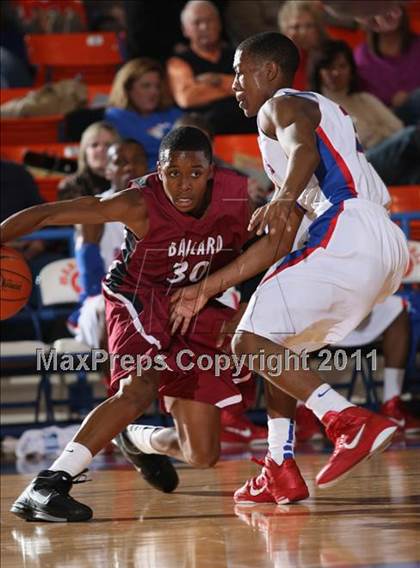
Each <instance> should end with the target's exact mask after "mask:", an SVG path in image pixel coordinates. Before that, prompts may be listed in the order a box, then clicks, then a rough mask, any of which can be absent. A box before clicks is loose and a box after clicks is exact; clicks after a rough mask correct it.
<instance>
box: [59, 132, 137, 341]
mask: <svg viewBox="0 0 420 568" xmlns="http://www.w3.org/2000/svg"><path fill="white" fill-rule="evenodd" d="M106 160H107V163H106V169H105V176H106V179H107V181H108V187H109V185H111V187H109V189H107V191H105V192H103V193H101V194H100V197H104V198H106V197H109V196H111V195H112V194H113V193H115V192H117V191H122V190H123V189H126V188H127V187H128V186H129V182H130V180H131V179H134V178H138V177H141V176H143V175H144V174H146V173H147V157H146V153H145V151H144V148H143V146H142V145H141V144H139V143H138V142H137V141H136V140H130V139H126V140H122V141H121V142H115V143H114V144H113V145H112V146H110V148H109V149H108V152H107V158H106ZM76 230H77V239H76V261H77V267H78V270H79V275H80V276H79V281H80V285H81V288H82V293H81V297H80V301H81V304H82V305H81V306H80V308H79V309H78V310H77V311H76V312H74V313H73V314H72V315H71V316H70V318H69V321H68V325H69V328H70V330H71V331H72V333H73V334H74V335H76V338H77V339H78V340H79V341H82V342H83V343H85V344H86V345H88V346H89V347H92V348H98V347H104V348H106V338H105V304H104V300H103V296H102V294H101V282H102V278H103V276H104V275H105V273H106V271H107V270H108V267H109V266H110V264H111V263H112V262H113V260H114V259H115V257H116V255H117V254H118V253H119V251H120V248H121V244H122V242H123V240H124V226H123V225H122V224H121V223H106V224H104V225H78V226H77V227H76Z"/></svg>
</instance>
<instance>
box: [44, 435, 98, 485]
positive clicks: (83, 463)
mask: <svg viewBox="0 0 420 568" xmlns="http://www.w3.org/2000/svg"><path fill="white" fill-rule="evenodd" d="M92 460H93V456H92V454H91V451H90V450H89V449H88V448H87V447H86V446H83V445H82V444H79V443H78V442H69V443H68V444H67V446H66V447H65V448H64V450H63V453H62V454H61V455H60V456H59V457H58V458H57V459H56V460H55V462H54V463H53V464H52V466H50V468H49V469H50V470H52V471H65V472H66V473H68V474H69V475H71V476H72V477H74V476H75V475H78V474H79V473H81V472H82V471H83V470H84V469H86V468H87V467H89V465H90V463H91V461H92Z"/></svg>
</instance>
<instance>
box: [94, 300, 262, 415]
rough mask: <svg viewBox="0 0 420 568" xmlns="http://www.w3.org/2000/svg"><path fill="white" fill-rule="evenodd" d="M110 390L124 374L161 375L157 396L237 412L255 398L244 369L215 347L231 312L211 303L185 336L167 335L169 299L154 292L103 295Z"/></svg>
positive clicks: (250, 382)
mask: <svg viewBox="0 0 420 568" xmlns="http://www.w3.org/2000/svg"><path fill="white" fill-rule="evenodd" d="M104 296H105V313H106V322H107V330H108V349H109V356H110V366H111V388H112V390H113V392H117V390H118V385H119V381H120V380H121V379H123V378H125V377H128V376H129V375H133V374H134V375H137V376H141V375H142V374H144V373H145V372H146V371H148V370H150V369H155V370H157V371H159V372H160V388H159V395H160V397H161V400H162V401H163V400H164V397H171V398H172V397H174V398H184V399H189V400H197V401H199V402H205V403H207V404H212V405H215V406H218V407H219V408H224V407H227V406H229V407H232V408H231V409H232V410H237V411H242V410H244V409H245V408H246V407H247V406H249V404H250V403H251V402H252V400H253V397H254V395H255V390H254V381H253V379H251V374H250V372H249V370H248V368H247V367H245V366H244V365H243V366H242V365H241V363H240V362H237V361H236V362H235V361H234V360H233V358H232V356H231V355H227V354H226V353H224V352H222V351H220V350H219V349H218V348H217V347H216V343H217V340H218V338H219V334H220V329H221V326H222V324H223V322H225V321H228V320H229V319H231V318H232V316H233V314H234V313H235V311H234V310H233V309H232V308H229V307H226V306H223V305H222V304H220V303H219V302H215V301H214V302H210V303H209V304H207V306H206V307H205V308H204V309H203V310H202V311H201V312H200V313H199V314H198V315H197V316H196V317H195V318H194V320H192V322H191V324H190V327H189V329H188V331H187V333H186V334H185V335H184V336H182V335H181V334H180V333H178V332H177V333H176V334H175V335H173V336H172V335H171V333H170V330H171V325H170V322H169V296H166V295H165V294H163V293H162V292H159V291H156V290H150V291H149V292H148V293H147V294H145V293H142V295H141V296H140V295H136V296H135V297H134V298H133V296H131V297H130V296H129V295H128V294H117V293H114V292H111V291H110V290H109V289H105V290H104Z"/></svg>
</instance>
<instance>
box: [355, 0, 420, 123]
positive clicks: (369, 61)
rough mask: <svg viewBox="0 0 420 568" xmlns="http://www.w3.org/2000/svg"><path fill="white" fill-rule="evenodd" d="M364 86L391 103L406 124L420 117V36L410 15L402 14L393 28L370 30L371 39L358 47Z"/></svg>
mask: <svg viewBox="0 0 420 568" xmlns="http://www.w3.org/2000/svg"><path fill="white" fill-rule="evenodd" d="M354 58H355V60H356V65H357V70H358V72H359V75H360V77H361V79H362V81H363V88H364V89H365V90H366V91H368V92H369V93H371V94H373V95H375V96H377V97H378V98H379V99H381V101H382V102H383V103H384V104H386V105H387V106H389V107H391V108H392V109H393V110H394V112H395V113H396V114H397V116H398V117H399V118H400V119H401V120H402V121H403V122H404V123H405V124H416V123H418V122H419V120H420V73H419V61H420V36H419V35H416V34H414V33H413V32H412V31H411V30H410V22H409V16H408V14H407V12H406V10H405V8H404V7H403V6H402V5H401V6H400V16H399V18H397V19H395V22H394V24H393V26H392V27H391V29H387V30H386V31H380V32H376V31H372V30H369V31H368V36H367V42H366V43H363V44H361V45H359V46H358V47H356V49H355V51H354Z"/></svg>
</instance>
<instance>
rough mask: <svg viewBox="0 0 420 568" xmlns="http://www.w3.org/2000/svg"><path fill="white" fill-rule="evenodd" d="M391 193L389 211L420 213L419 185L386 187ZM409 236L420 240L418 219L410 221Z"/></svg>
mask: <svg viewBox="0 0 420 568" xmlns="http://www.w3.org/2000/svg"><path fill="white" fill-rule="evenodd" d="M388 191H389V193H390V195H391V198H392V202H391V213H420V185H395V186H391V187H388ZM409 238H410V239H411V240H413V241H420V221H419V220H416V219H414V220H412V221H411V223H410V234H409Z"/></svg>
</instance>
